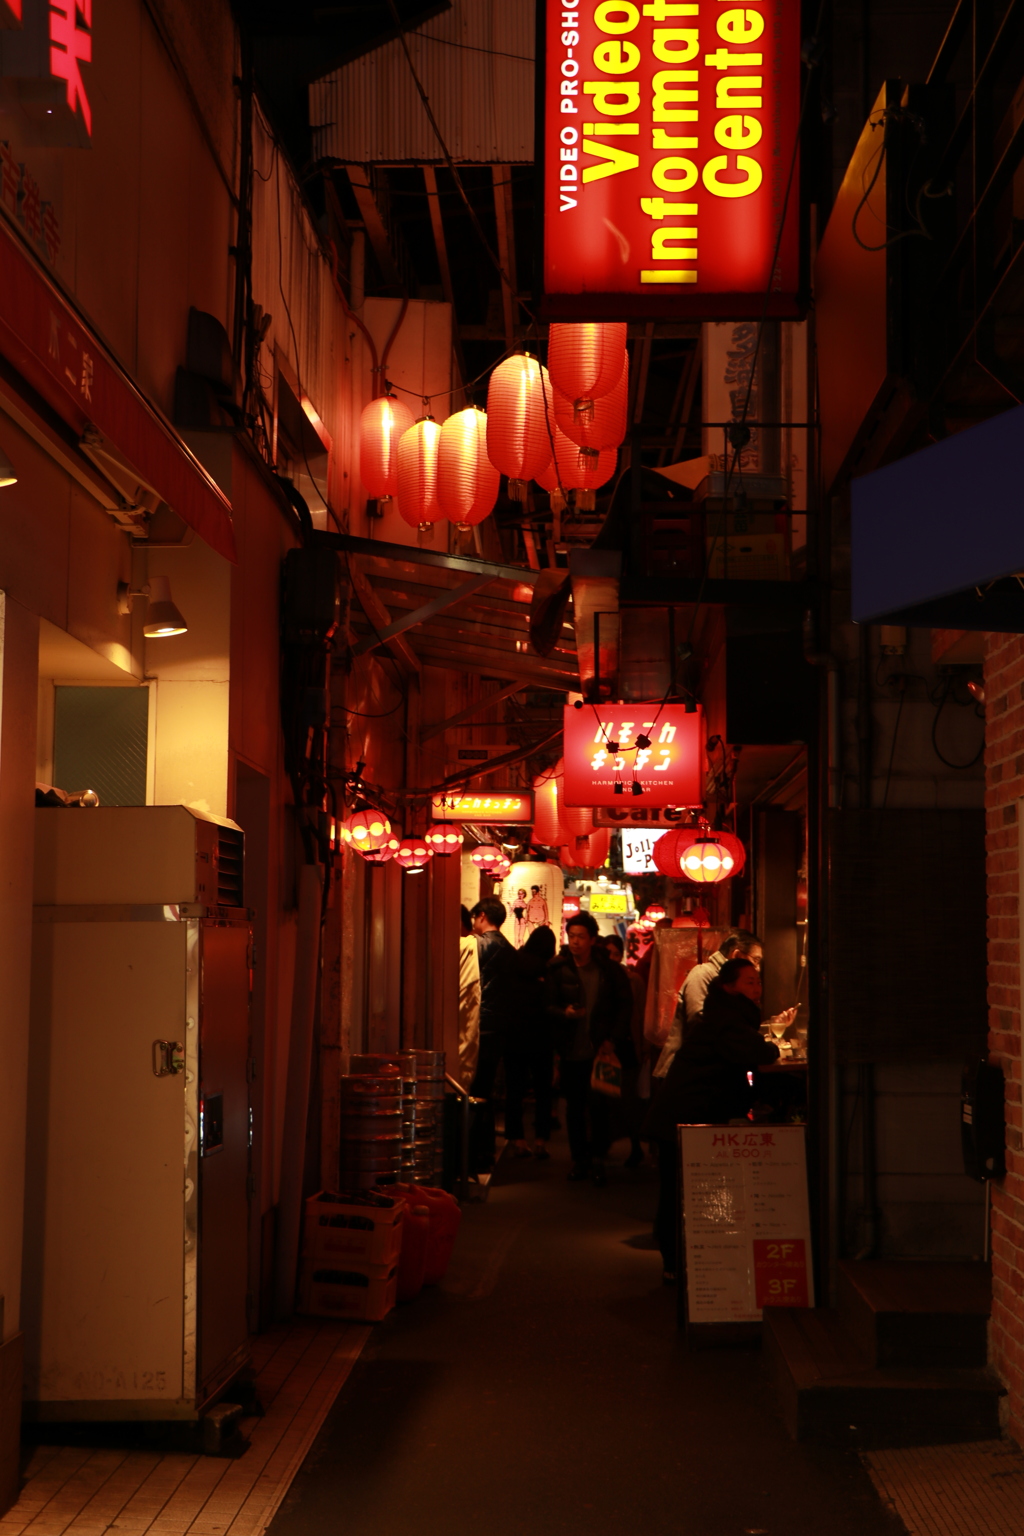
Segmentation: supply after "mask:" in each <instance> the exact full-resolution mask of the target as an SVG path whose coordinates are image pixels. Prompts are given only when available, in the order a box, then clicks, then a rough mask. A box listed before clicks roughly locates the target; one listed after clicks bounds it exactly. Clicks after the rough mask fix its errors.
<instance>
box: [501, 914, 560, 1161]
mask: <svg viewBox="0 0 1024 1536" xmlns="http://www.w3.org/2000/svg"><path fill="white" fill-rule="evenodd" d="M557 947H558V946H557V944H556V942H555V935H554V934H553V933H552V931H551V929H550V928H547V927H542V928H535V929H534V930H533V932H532V933H531V934H530V937H529V938H528V939H527V941H526V943H525V944H524V945H523V947H522V949H518V950H516V969H517V988H516V1001H515V1012H514V1017H513V1020H512V1024H511V1028H510V1029H509V1033H508V1039H507V1042H506V1046H505V1136H506V1139H507V1140H508V1141H510V1142H512V1144H513V1153H512V1155H513V1157H529V1156H530V1148H529V1147H528V1146H527V1144H526V1136H525V1127H524V1124H523V1101H524V1099H525V1097H526V1093H527V1090H528V1089H529V1088H530V1087H531V1085H532V1087H533V1104H534V1113H533V1135H534V1146H533V1155H534V1156H535V1157H537V1158H540V1159H541V1160H542V1161H544V1160H546V1159H547V1157H548V1141H549V1139H550V1137H551V1097H552V1094H551V1090H552V1084H553V1081H554V1075H555V1051H554V1046H553V1044H552V1039H551V1019H550V1018H549V1016H548V1009H547V995H546V993H545V990H544V974H545V971H546V970H547V967H548V965H549V964H550V962H551V960H552V959H553V958H554V954H555V950H556V949H557Z"/></svg>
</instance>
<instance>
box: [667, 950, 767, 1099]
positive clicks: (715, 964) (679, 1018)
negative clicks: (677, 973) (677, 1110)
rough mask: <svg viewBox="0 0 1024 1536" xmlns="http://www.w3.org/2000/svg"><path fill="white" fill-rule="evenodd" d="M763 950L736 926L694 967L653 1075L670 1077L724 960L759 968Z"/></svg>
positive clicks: (683, 987)
mask: <svg viewBox="0 0 1024 1536" xmlns="http://www.w3.org/2000/svg"><path fill="white" fill-rule="evenodd" d="M763 953H764V951H763V950H762V948H761V940H760V939H759V938H758V937H757V936H756V934H753V933H748V932H747V931H746V929H745V928H736V929H734V930H733V932H732V933H729V934H727V935H726V937H725V938H724V939H723V940H722V942H721V944H720V945H719V946H718V948H717V949H716V950H715V952H714V954H713V955H709V956H708V958H707V959H706V960H705V961H703V962H702V963H701V964H700V965H695V966H693V968H692V969H691V970H690V971H689V973H688V974H687V976H686V979H685V981H684V982H683V986H682V990H681V991H680V994H679V1003H678V1006H677V1008H676V1015H675V1018H674V1019H673V1021H672V1028H671V1029H670V1030H669V1034H668V1039H667V1040H666V1041H665V1044H664V1045H663V1046H662V1049H661V1055H660V1056H659V1057H658V1061H657V1065H656V1066H655V1068H654V1073H653V1076H654V1077H655V1078H656V1079H659V1080H663V1079H664V1078H666V1077H668V1074H669V1068H670V1067H671V1066H672V1063H673V1061H674V1060H675V1056H676V1052H677V1051H678V1050H679V1047H680V1046H681V1045H682V1043H683V1041H684V1040H685V1038H686V1036H687V1035H688V1034H689V1032H690V1030H691V1029H692V1028H693V1026H694V1025H695V1024H696V1022H697V1020H698V1019H699V1018H700V1016H701V1012H702V1011H703V1008H704V999H705V998H706V997H707V995H708V988H709V987H710V985H711V983H712V982H713V981H714V979H715V977H716V976H717V975H718V973H719V971H720V970H721V969H722V966H723V965H724V964H725V962H726V961H727V960H736V959H740V960H749V961H750V963H751V965H753V966H755V967H756V968H757V970H758V971H760V969H761V959H762V956H763Z"/></svg>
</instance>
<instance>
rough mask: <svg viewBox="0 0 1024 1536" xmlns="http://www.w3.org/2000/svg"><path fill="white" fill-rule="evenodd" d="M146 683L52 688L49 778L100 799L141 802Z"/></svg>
mask: <svg viewBox="0 0 1024 1536" xmlns="http://www.w3.org/2000/svg"><path fill="white" fill-rule="evenodd" d="M148 739H149V689H148V688H76V687H71V686H58V687H56V688H55V689H54V720H53V780H54V783H55V784H56V786H57V787H58V788H59V789H66V790H78V789H94V790H95V791H96V793H97V795H99V797H100V804H101V805H145V803H146V756H147V745H148Z"/></svg>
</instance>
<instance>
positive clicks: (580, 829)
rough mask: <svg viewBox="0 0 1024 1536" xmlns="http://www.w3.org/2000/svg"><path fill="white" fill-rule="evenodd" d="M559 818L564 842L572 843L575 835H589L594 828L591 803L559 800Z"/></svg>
mask: <svg viewBox="0 0 1024 1536" xmlns="http://www.w3.org/2000/svg"><path fill="white" fill-rule="evenodd" d="M558 820H559V823H560V825H561V828H562V840H563V842H570V843H571V841H572V839H573V838H574V837H589V836H590V834H591V832H593V830H594V812H593V810H592V808H591V807H590V806H589V805H580V806H576V805H562V804H561V800H559V806H558ZM601 862H602V863H603V862H604V860H603V859H602V861H601Z"/></svg>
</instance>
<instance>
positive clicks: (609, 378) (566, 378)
mask: <svg viewBox="0 0 1024 1536" xmlns="http://www.w3.org/2000/svg"><path fill="white" fill-rule="evenodd" d="M625 356H626V327H625V324H623V323H620V322H618V321H614V322H610V321H586V322H585V323H584V324H582V325H579V324H575V323H572V324H563V325H558V324H556V325H552V326H551V327H550V329H549V331H548V369H549V371H550V373H551V378H552V381H553V382H554V383H555V384H557V385H558V388H559V389H560V390H561V391H562V393H563V394H565V395H568V396H569V399H570V400H571V401H572V402H573V405H574V407H575V409H576V411H577V412H578V413H579V414H581V415H583V414H586V413H589V412H591V411H592V410H593V408H594V402H595V400H599V399H600V398H601V396H602V395H607V394H609V393H610V391H611V390H613V389H614V388H615V386H616V384H617V383H618V382H619V377H620V375H621V373H622V365H623V362H624V360H625Z"/></svg>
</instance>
